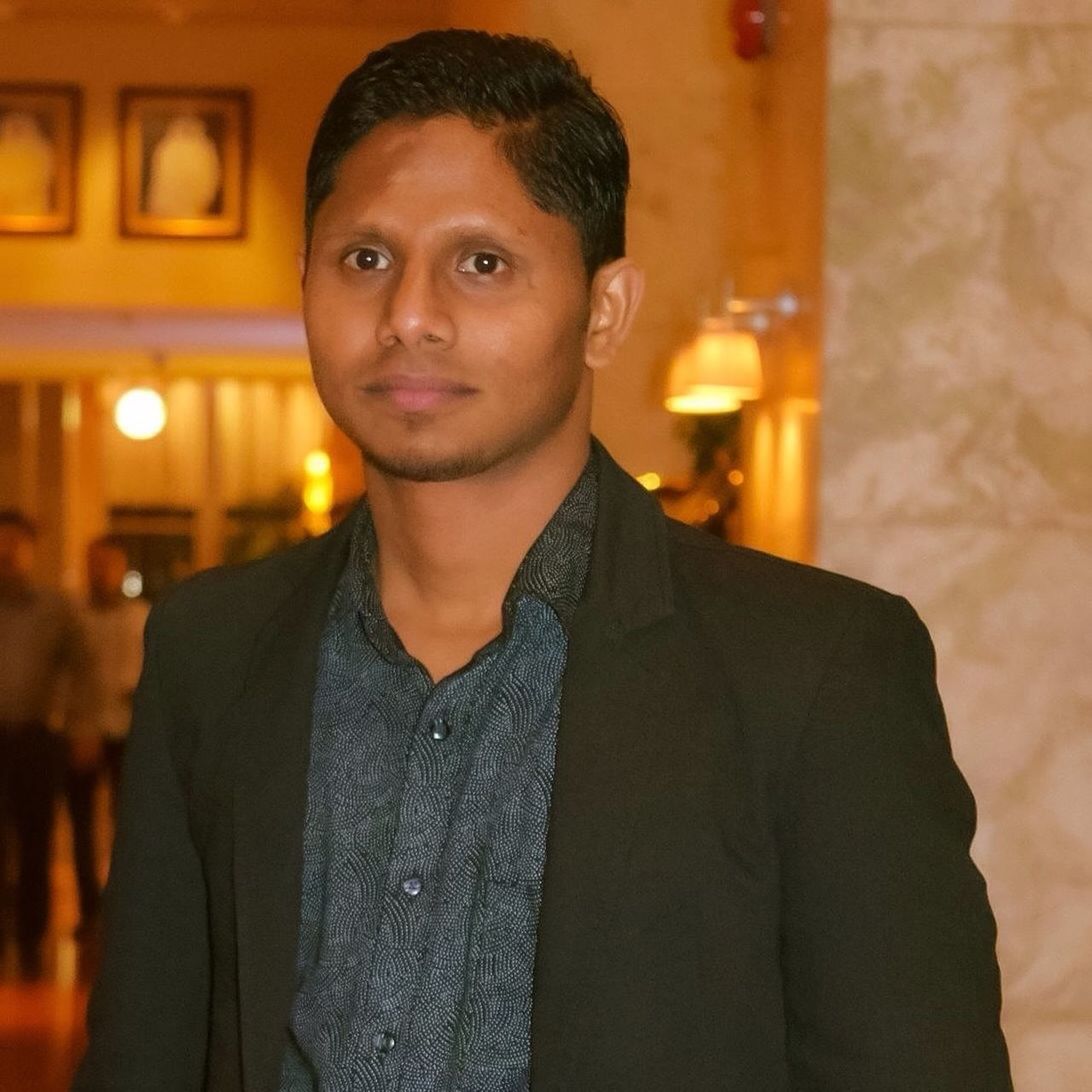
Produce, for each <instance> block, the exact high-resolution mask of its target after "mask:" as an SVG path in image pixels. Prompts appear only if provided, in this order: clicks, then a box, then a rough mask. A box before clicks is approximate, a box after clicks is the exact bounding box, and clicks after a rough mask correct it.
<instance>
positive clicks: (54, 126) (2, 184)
mask: <svg viewBox="0 0 1092 1092" xmlns="http://www.w3.org/2000/svg"><path fill="white" fill-rule="evenodd" d="M79 119H80V91H79V88H77V87H74V86H72V85H70V84H49V83H40V84H38V83H24V84H20V83H0V233H4V234H13V235H66V234H68V233H70V232H71V231H72V230H73V229H74V227H75V224H76V150H77V143H78V140H79Z"/></svg>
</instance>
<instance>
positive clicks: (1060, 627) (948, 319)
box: [820, 0, 1092, 1092]
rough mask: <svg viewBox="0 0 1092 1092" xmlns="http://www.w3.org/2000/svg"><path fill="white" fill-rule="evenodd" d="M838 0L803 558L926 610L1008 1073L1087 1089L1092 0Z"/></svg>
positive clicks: (1059, 1089) (1091, 771)
mask: <svg viewBox="0 0 1092 1092" xmlns="http://www.w3.org/2000/svg"><path fill="white" fill-rule="evenodd" d="M834 9H835V20H834V23H833V25H832V31H831V69H830V104H829V116H828V171H829V179H828V182H829V190H828V218H827V237H828V253H827V261H826V270H825V274H826V283H827V289H828V291H827V313H826V358H825V376H824V392H823V421H822V429H823V433H822V436H823V452H824V461H823V474H822V488H821V516H820V561H821V563H823V564H824V565H827V566H829V567H831V568H834V569H838V570H840V571H843V572H847V573H850V574H852V575H855V576H859V577H861V578H863V579H866V580H869V581H872V582H874V583H877V584H880V585H882V586H884V587H887V588H890V589H891V590H893V591H897V592H900V593H902V594H905V595H907V596H908V597H909V598H910V599H911V601H912V602H914V604H915V605H916V606H917V607H918V609H919V611H920V613H921V614H922V616H923V617H924V619H925V620H926V622H927V623H928V624H929V626H930V628H931V630H932V632H933V635H934V639H935V642H936V645H937V650H938V656H939V664H940V667H939V678H940V684H941V692H942V694H943V696H944V699H945V704H946V707H947V709H948V714H949V721H950V725H951V731H952V737H953V746H954V748H955V752H956V755H957V758H958V759H959V761H960V764H961V766H962V767H963V769H964V771H965V773H966V774H967V777H968V780H969V781H970V783H971V785H972V788H973V789H974V790H975V793H976V796H977V799H978V803H979V816H980V828H979V836H978V838H977V840H976V843H975V856H976V859H977V860H978V862H979V864H980V866H981V868H982V869H983V872H984V873H985V875H986V878H987V882H988V883H989V886H990V892H991V897H992V900H993V903H994V908H995V911H996V913H997V917H998V923H999V930H1000V932H999V945H998V951H999V956H1000V959H1001V964H1002V973H1003V978H1004V988H1005V1015H1004V1020H1005V1027H1006V1031H1007V1034H1008V1037H1009V1041H1010V1048H1011V1051H1012V1055H1013V1069H1014V1076H1015V1078H1016V1085H1017V1088H1018V1089H1026V1090H1028V1092H1040V1090H1042V1092H1084V1090H1085V1089H1087V1088H1089V1087H1092V788H1090V786H1092V666H1090V665H1092V260H1090V258H1092V174H1090V172H1089V164H1090V163H1092V62H1090V61H1089V58H1092V0H1088V2H1084V3H1078V2H1076V0H1072V2H1069V3H1062V2H1060V0H1059V2H1050V0H1048V2H1045V3H1043V4H1037V5H1031V4H1024V3H1019V2H1016V0H1013V2H1002V0H987V2H984V3H982V4H981V5H978V4H976V5H973V6H968V5H964V6H963V7H961V8H960V9H959V10H958V11H955V9H951V8H950V7H949V5H939V4H933V3H931V2H930V3H920V2H915V3H913V4H910V3H902V2H894V3H884V4H881V3H879V2H878V0H877V2H872V0H839V2H837V3H835V5H834ZM954 24H961V25H954Z"/></svg>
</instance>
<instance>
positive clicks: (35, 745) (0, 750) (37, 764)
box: [0, 510, 95, 978]
mask: <svg viewBox="0 0 1092 1092" xmlns="http://www.w3.org/2000/svg"><path fill="white" fill-rule="evenodd" d="M36 538H37V530H36V528H35V526H34V524H33V523H32V522H31V521H30V520H29V519H27V518H26V517H25V516H24V515H22V514H21V513H19V512H15V511H10V510H5V511H2V512H0V882H2V883H3V887H4V891H5V894H6V890H7V883H6V880H7V875H8V870H7V858H6V853H5V850H6V849H7V848H8V847H9V846H10V847H11V848H12V849H14V854H13V855H14V858H15V875H16V881H15V905H14V915H12V916H13V917H14V925H15V939H16V943H17V945H18V954H19V965H20V970H21V972H22V974H23V975H24V976H25V977H27V978H35V977H37V976H38V975H39V974H40V973H41V967H42V940H43V938H44V936H45V932H46V927H47V926H48V924H49V904H50V898H49V894H50V889H49V861H50V851H51V849H52V843H53V816H54V805H55V803H56V796H57V790H58V788H59V781H60V776H61V769H62V764H63V755H64V739H63V737H62V736H61V734H60V728H61V727H62V722H63V721H65V720H67V722H68V725H69V727H70V728H72V729H73V730H74V731H75V733H76V736H75V739H74V742H73V744H72V746H73V748H74V751H75V752H81V748H84V749H85V744H84V742H83V741H84V740H86V739H87V732H88V728H89V713H90V709H91V706H92V703H93V701H94V689H95V688H94V681H93V680H94V676H93V671H92V666H91V663H90V659H89V657H88V653H87V645H86V641H85V640H84V636H83V633H82V631H81V629H80V627H79V624H78V622H77V618H76V613H75V610H74V608H73V607H72V605H71V603H70V602H69V601H68V600H67V599H66V598H65V597H64V596H63V595H61V594H60V593H59V592H55V591H52V590H50V589H48V588H42V587H39V586H38V585H36V584H35V583H34V580H33V574H34V561H35V544H36ZM66 707H67V712H66ZM83 753H85V750H84V752H83ZM3 902H4V904H5V905H3V906H2V907H0V910H2V911H3V917H2V919H0V920H2V921H3V924H4V925H5V926H6V925H7V920H8V919H9V915H8V913H7V909H8V908H7V905H6V903H7V899H6V898H5V899H4V900H3Z"/></svg>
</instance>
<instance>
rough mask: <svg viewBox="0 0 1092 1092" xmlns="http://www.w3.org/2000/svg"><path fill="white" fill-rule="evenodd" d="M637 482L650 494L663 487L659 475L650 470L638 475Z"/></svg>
mask: <svg viewBox="0 0 1092 1092" xmlns="http://www.w3.org/2000/svg"><path fill="white" fill-rule="evenodd" d="M637 480H638V481H639V482H640V483H641V484H642V485H643V486H644V487H645V488H646V489H647V490H648V491H649V492H650V493H651V492H653V490H656V489H659V488H660V486H661V485H663V481H662V479H661V478H660V475H659V474H657V473H656V471H654V470H650V471H649V472H648V473H647V474H638V475H637Z"/></svg>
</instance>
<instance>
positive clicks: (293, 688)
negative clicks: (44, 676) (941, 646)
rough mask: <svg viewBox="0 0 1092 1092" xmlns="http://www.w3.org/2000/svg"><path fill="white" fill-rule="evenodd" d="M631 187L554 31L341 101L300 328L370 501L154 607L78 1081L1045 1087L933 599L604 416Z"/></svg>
mask: <svg viewBox="0 0 1092 1092" xmlns="http://www.w3.org/2000/svg"><path fill="white" fill-rule="evenodd" d="M627 184H628V165H627V153H626V148H625V143H624V140H623V138H622V135H621V131H620V128H619V125H618V123H617V120H616V118H615V116H614V114H613V112H612V111H611V109H610V108H609V106H607V104H606V103H604V102H603V101H602V99H600V98H599V97H598V96H597V95H595V93H594V92H593V91H592V89H591V87H590V85H589V84H588V82H587V81H586V80H585V79H584V78H583V77H582V76H581V75H580V73H579V72H578V71H577V69H576V67H575V65H574V64H573V63H571V62H570V61H567V60H565V59H564V58H562V57H561V56H560V55H559V54H557V53H556V52H555V51H554V50H553V49H552V47H550V46H549V45H547V44H546V43H542V42H534V41H529V40H526V39H518V38H494V37H490V36H488V35H485V34H482V33H478V32H472V31H446V32H430V33H426V34H422V35H418V36H416V37H414V38H412V39H409V40H408V41H405V42H401V43H396V44H394V45H391V46H388V47H386V48H385V49H382V50H379V51H378V52H376V53H374V54H372V55H371V56H370V57H369V58H367V59H366V61H365V62H364V64H363V65H362V66H361V67H360V68H359V69H358V70H357V71H355V72H354V73H352V74H351V75H350V76H349V77H347V79H346V80H345V82H344V83H343V84H342V86H341V88H340V89H339V91H338V92H337V94H336V96H335V97H334V99H333V101H332V102H331V104H330V106H329V107H328V109H327V111H326V114H325V116H324V118H323V120H322V123H321V125H320V127H319V130H318V134H317V136H316V139H315V143H314V146H313V149H312V154H311V158H310V162H309V167H308V189H307V205H306V209H307V215H306V225H307V232H306V245H305V254H304V259H303V297H304V316H305V320H306V326H307V332H308V339H309V343H310V349H311V356H312V361H313V365H314V372H315V378H316V382H317V385H318V389H319V391H320V393H321V395H322V398H323V400H324V402H325V404H326V406H327V408H328V409H329V410H330V412H331V414H332V416H333V417H334V419H335V420H336V421H337V423H338V424H339V425H340V426H341V427H342V428H343V429H344V430H345V431H346V432H347V433H348V434H349V435H350V436H351V437H352V438H353V439H354V440H355V441H356V443H357V444H358V445H359V447H360V449H361V451H362V453H363V457H364V460H365V463H366V466H367V471H368V486H369V488H368V498H367V502H366V504H364V505H362V506H361V507H360V508H359V509H358V510H357V511H356V512H355V514H354V515H353V516H351V517H350V518H349V519H347V520H346V521H345V523H344V524H343V525H342V526H340V527H339V528H338V529H336V530H335V531H333V532H332V533H331V534H330V535H328V536H326V537H324V538H322V539H318V540H315V541H313V542H311V543H308V544H306V545H304V546H302V547H300V548H298V549H296V550H295V551H294V552H290V553H288V554H285V555H282V556H281V557H279V558H277V559H273V560H269V561H265V562H260V563H258V564H256V565H254V566H251V567H249V568H246V569H242V570H236V571H232V572H217V573H212V574H207V575H205V576H203V577H199V578H198V579H197V580H195V581H193V582H191V583H190V584H189V585H187V586H186V587H185V588H184V589H182V590H180V591H179V592H178V593H176V594H175V595H174V596H173V597H172V598H171V599H169V600H168V601H167V602H166V603H165V604H163V605H162V606H161V607H157V609H156V610H155V611H154V612H153V614H152V618H151V620H150V623H149V638H148V647H147V661H146V664H147V666H146V668H145V675H144V678H143V680H142V682H141V686H140V690H139V692H138V696H137V703H136V717H135V727H134V731H133V735H132V738H131V743H130V753H129V759H128V762H129V765H128V768H127V774H126V783H125V786H124V788H123V793H122V807H121V829H120V834H119V842H118V846H117V850H116V855H115V864H114V873H113V878H112V879H111V892H110V896H109V900H108V916H109V921H108V937H107V949H106V954H105V966H104V970H103V975H102V979H101V981H100V983H99V985H98V988H97V991H96V994H95V997H94V1001H93V1005H92V1013H91V1043H90V1049H89V1054H88V1057H87V1059H86V1061H85V1065H84V1069H83V1071H82V1076H81V1079H80V1080H79V1081H78V1082H77V1087H78V1088H79V1089H81V1090H84V1092H87V1090H92V1089H107V1088H111V1089H126V1090H128V1089H137V1088H153V1087H154V1088H156V1089H170V1090H176V1089H177V1090H179V1092H181V1090H197V1089H200V1088H208V1089H217V1090H220V1089H225V1090H226V1089H239V1088H242V1089H246V1090H247V1092H260V1090H261V1092H265V1090H268V1092H274V1090H280V1092H296V1090H298V1089H322V1090H328V1089H368V1090H370V1089H394V1088H400V1089H403V1090H415V1092H416V1090H424V1089H429V1090H432V1089H458V1090H467V1092H470V1090H473V1092H487V1090H498V1092H499V1090H505V1092H508V1090H517V1089H526V1088H528V1087H531V1088H534V1089H535V1090H536V1092H539V1090H562V1089H564V1090H598V1089H626V1090H634V1089H649V1090H652V1089H655V1090H661V1092H662V1090H665V1089H678V1088H685V1089H740V1090H746V1092H755V1090H767V1089H788V1088H823V1089H832V1090H833V1089H837V1090H839V1092H845V1090H851V1089H861V1090H865V1089H867V1090H869V1092H875V1090H877V1089H915V1090H920V1089H929V1090H930V1092H940V1090H947V1089H952V1090H955V1089H959V1090H964V1089H968V1088H974V1089H980V1090H994V1089H1004V1088H1008V1087H1009V1080H1008V1075H1007V1061H1006V1056H1005V1047H1004V1042H1003V1039H1002V1037H1001V1033H1000V1030H999V1028H998V1008H999V988H998V978H997V966H996V962H995V959H994V954H993V945H994V925H993V920H992V917H991V915H990V911H989V907H988V905H987V902H986V897H985V891H984V888H983V884H982V880H981V877H980V876H979V875H978V873H977V872H976V871H975V869H974V867H973V865H972V864H971V861H970V859H969V857H968V854H967V849H968V844H969V842H970V839H971V835H972V832H973V826H974V808H973V803H972V800H971V797H970V795H969V793H968V791H967V788H966V785H965V784H964V782H963V780H962V778H961V777H960V775H959V773H958V771H957V770H956V768H955V766H954V764H953V762H952V757H951V753H950V749H949V745H948V738H947V734H946V730H945V727H944V721H943V716H942V713H941V710H940V705H939V702H938V699H937V695H936V690H935V687H934V684H933V654H932V649H931V646H930V644H929V640H928V637H927V635H926V633H925V631H924V629H923V627H922V625H921V623H920V622H919V621H918V620H917V618H916V616H915V615H914V614H913V612H912V610H911V609H910V608H909V607H908V606H907V605H906V603H905V602H904V601H902V600H900V599H896V598H894V597H892V596H889V595H886V594H884V593H882V592H879V591H876V590H875V589H871V588H868V587H865V586H863V585H860V584H857V583H854V582H852V581H849V580H846V579H843V578H840V577H836V576H833V575H830V574H825V573H821V572H817V571H815V570H811V569H807V568H805V567H802V566H797V565H792V564H789V563H786V562H782V561H778V560H775V559H773V558H769V557H765V556H762V555H760V554H756V553H753V552H750V551H746V550H740V549H733V548H730V547H727V546H726V545H724V544H723V543H721V542H719V541H717V540H716V539H714V538H713V537H712V536H708V535H703V534H701V533H700V532H696V531H692V530H690V529H687V528H685V527H682V526H679V525H676V524H671V523H669V522H668V521H666V520H665V519H664V517H663V516H662V514H661V513H660V511H659V509H658V507H657V506H656V504H655V502H654V501H653V500H652V499H651V498H650V497H649V496H648V495H647V494H646V493H645V492H644V491H643V490H642V489H641V488H640V487H639V486H637V485H636V484H635V483H634V482H633V481H632V480H631V479H629V478H628V477H627V476H626V475H625V474H624V473H623V472H622V471H621V470H620V469H619V468H618V466H617V465H616V464H615V463H614V462H613V461H612V460H611V459H610V457H609V456H608V455H607V454H606V452H605V451H604V450H603V449H602V448H601V447H599V446H598V445H595V444H593V443H591V442H590V433H589V421H590V407H591V388H592V374H593V372H594V371H595V370H596V369H598V368H600V367H602V366H603V365H605V364H606V363H607V362H608V361H609V360H610V359H611V357H612V356H613V355H614V353H615V352H616V350H617V349H618V347H619V345H620V344H621V342H622V341H623V339H624V337H625V335H626V333H627V330H628V329H629V326H630V323H631V321H632V318H633V314H634V311H635V309H636V307H637V304H638V300H639V297H640V294H641V277H640V274H639V273H638V272H637V270H636V269H635V268H634V267H633V265H632V264H631V263H630V262H629V261H628V260H627V259H626V258H625V257H624V202H625V193H626V189H627Z"/></svg>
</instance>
